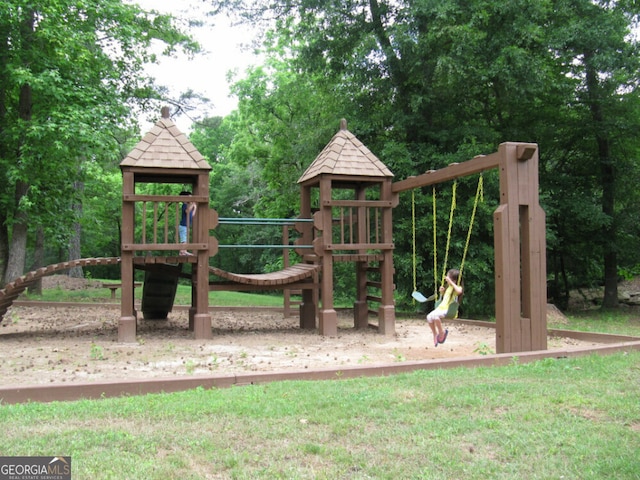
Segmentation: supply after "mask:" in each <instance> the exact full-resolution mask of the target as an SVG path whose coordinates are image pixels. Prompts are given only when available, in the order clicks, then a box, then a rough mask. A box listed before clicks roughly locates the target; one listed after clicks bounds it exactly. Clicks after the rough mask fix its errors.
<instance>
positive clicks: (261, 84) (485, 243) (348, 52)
mask: <svg viewBox="0 0 640 480" xmlns="http://www.w3.org/2000/svg"><path fill="white" fill-rule="evenodd" d="M220 8H221V9H225V8H227V9H228V11H232V12H233V14H234V15H237V16H238V17H240V18H243V19H245V20H248V21H250V22H252V23H254V24H257V23H260V22H263V21H265V23H264V25H266V26H267V27H271V28H268V34H267V43H266V45H267V49H268V51H269V61H268V63H267V65H266V66H265V67H264V68H260V69H254V70H252V71H250V72H249V73H248V75H247V76H246V78H245V79H242V80H238V81H236V85H235V89H236V90H235V91H236V93H237V94H238V96H239V98H240V111H239V114H240V119H241V120H242V122H243V123H241V124H242V125H244V127H242V129H243V130H244V133H240V134H239V135H238V136H237V137H236V138H235V139H234V141H233V146H232V147H231V149H230V150H229V152H230V154H231V155H233V161H241V162H242V164H245V165H246V164H247V162H248V161H253V162H256V163H258V164H259V165H260V166H261V167H262V172H263V175H264V178H265V181H266V183H267V186H268V187H267V190H266V191H264V192H263V195H262V196H261V198H260V201H259V202H257V204H256V211H260V212H265V213H268V214H274V213H276V212H278V213H281V212H282V211H283V210H282V208H281V207H282V205H283V204H285V205H288V206H293V205H297V203H296V202H297V199H296V194H295V192H294V191H293V189H292V190H285V189H287V188H288V187H287V186H291V185H293V180H294V179H295V177H296V175H299V174H300V173H301V171H302V170H303V165H306V164H308V162H309V161H310V160H311V159H312V158H313V157H314V155H315V154H317V153H319V151H320V150H321V148H322V146H323V145H325V144H326V143H327V142H328V140H329V137H330V132H326V131H324V130H323V129H324V128H325V126H326V122H324V118H326V117H327V116H328V115H330V114H331V113H332V112H331V109H332V108H333V109H334V110H335V113H333V115H334V117H336V118H337V117H338V116H345V117H347V118H348V119H349V125H350V129H351V130H352V131H353V132H354V133H355V134H356V135H357V136H358V138H359V139H360V140H362V141H363V143H365V145H367V146H368V147H369V148H370V149H371V150H372V151H373V152H374V153H375V154H377V155H378V156H379V157H380V158H381V159H382V160H383V162H385V164H386V165H387V166H388V167H389V168H390V169H391V170H392V171H393V172H394V174H395V176H396V178H398V179H402V178H406V177H408V176H411V175H416V174H419V173H422V172H424V171H426V170H428V169H434V168H440V167H442V166H444V165H446V164H448V163H451V162H453V161H464V160H468V159H469V158H471V157H473V156H474V155H477V154H483V153H490V152H493V151H495V150H496V149H497V146H498V144H499V143H501V142H504V141H531V142H537V143H538V144H539V145H540V152H541V156H540V192H541V203H542V206H543V208H544V209H545V210H546V212H547V224H548V226H547V231H548V235H547V238H548V265H549V268H548V271H549V277H550V282H549V292H550V295H551V298H552V300H553V301H555V302H559V303H562V298H563V297H566V295H567V292H568V291H569V289H571V288H573V287H575V286H582V285H589V284H595V283H602V281H603V279H604V278H605V277H607V278H610V277H611V275H612V272H613V275H614V276H615V275H617V274H618V272H619V271H621V270H624V269H626V268H628V266H633V265H637V264H638V261H639V258H638V255H640V254H639V253H638V252H640V248H638V246H639V245H638V238H640V236H639V235H638V234H639V233H640V232H638V223H637V221H634V219H637V217H638V214H640V212H639V211H638V208H639V207H638V206H639V205H640V201H638V193H639V192H638V189H637V188H636V185H637V184H638V180H640V171H639V165H640V162H638V160H637V159H638V152H639V148H638V147H639V146H640V145H639V144H638V137H637V135H635V133H633V132H635V131H636V130H637V128H638V125H639V123H638V120H639V119H640V117H639V115H638V113H639V112H640V109H639V108H638V95H637V90H636V85H637V83H638V80H639V78H638V72H640V69H639V68H638V60H639V56H638V52H637V44H636V40H635V36H633V35H631V30H630V29H631V27H633V26H634V25H635V22H636V21H637V19H638V13H639V12H640V11H639V10H638V8H637V5H636V4H634V3H631V2H614V3H611V2H604V1H602V2H600V1H598V2H592V1H589V0H577V1H576V0H549V1H538V0H535V1H534V0H517V1H513V2H506V3H505V2H495V1H493V0H474V1H472V2H466V1H465V2H463V1H460V0H448V1H444V2H417V3H416V2H413V3H411V2H400V4H398V3H394V2H388V1H384V0H383V1H380V0H378V1H376V2H368V1H365V0H356V1H353V2H349V3H340V2H329V3H327V2H317V1H315V0H303V1H302V2H297V3H291V2H268V3H267V2H263V1H260V0H237V1H227V2H224V3H222V4H220ZM344 112H346V113H344ZM301 119H311V121H312V122H311V123H313V122H314V121H315V125H314V126H315V129H313V128H312V129H309V128H308V124H309V122H308V121H307V123H305V122H301V121H300V120H301ZM238 125H240V123H239V124H238ZM319 134H320V135H319ZM280 141H282V142H280ZM296 148H298V149H304V150H300V153H301V155H296V154H295V153H296V152H295V150H294V149H296ZM236 155H237V156H236ZM240 158H242V160H240ZM302 158H304V161H303V162H302V164H301V165H300V164H297V165H294V166H291V164H290V162H291V160H292V159H294V160H300V159H302ZM249 159H251V160H249ZM274 186H278V188H280V190H279V191H278V190H275V189H274ZM447 188H448V186H447V185H443V186H440V187H439V189H442V190H443V192H442V193H443V202H444V203H445V204H446V200H447V198H446V197H447V193H446V190H447ZM461 189H462V190H463V191H464V193H463V194H462V195H461V198H469V197H470V196H471V195H472V193H470V190H471V188H469V187H467V186H465V184H464V182H463V183H462V187H461ZM274 193H275V195H274ZM275 197H278V198H275ZM486 197H487V203H486V205H487V206H486V207H482V209H481V212H480V213H479V216H478V219H477V222H478V225H477V231H476V232H474V234H473V237H472V241H471V248H470V252H469V260H468V264H467V266H466V267H465V270H466V273H465V280H466V284H467V285H466V290H467V295H466V299H465V301H466V307H467V308H470V309H472V310H474V311H477V312H479V313H489V311H490V309H491V305H492V301H493V290H494V288H493V273H492V268H493V265H492V263H493V254H492V252H491V250H492V248H493V247H492V245H493V233H492V219H491V214H492V211H493V209H494V208H495V207H496V206H497V204H498V203H499V194H498V182H497V180H496V179H495V178H494V179H490V180H489V181H488V182H487V194H486ZM407 201H408V200H407V197H406V195H403V196H402V198H401V204H400V205H399V207H398V208H396V209H395V210H394V243H395V245H396V250H395V252H394V263H395V267H396V284H397V286H398V289H399V290H400V291H404V292H409V291H410V290H411V289H412V285H410V284H411V283H412V282H413V278H412V267H413V259H412V244H413V242H412V239H411V233H412V227H411V216H410V215H411V213H410V212H411V209H410V206H409V205H407ZM416 205H417V210H418V225H417V226H416V228H417V231H418V232H419V245H418V246H417V257H418V258H419V259H420V260H419V261H418V265H417V276H418V278H419V279H420V281H421V282H424V281H425V280H426V279H428V278H429V277H432V276H433V275H432V273H433V272H432V271H433V267H432V266H431V265H432V260H431V259H430V255H431V254H430V251H431V246H430V243H431V231H432V227H431V226H430V222H429V215H430V210H429V207H430V200H429V192H418V195H417V201H416ZM467 207H468V206H467V205H465V206H464V209H466V208H467ZM292 210H294V211H295V209H292ZM462 210H463V208H461V212H460V213H459V218H461V219H462V218H465V214H467V215H468V210H467V211H466V212H463V211H462ZM441 211H442V210H441ZM287 213H288V212H287ZM461 222H462V220H456V223H455V224H454V230H455V232H456V234H455V235H454V236H453V240H452V241H453V243H452V252H456V253H457V254H458V255H459V254H460V250H461V249H462V248H463V244H462V243H461V242H464V240H463V238H464V234H463V233H462V232H461V230H462V231H464V229H463V228H461V227H462V224H461ZM437 223H438V226H439V232H441V231H442V229H443V227H442V225H443V224H446V220H444V221H443V220H442V219H441V218H438V221H437ZM441 235H442V234H441V233H438V237H439V238H438V243H439V244H441V245H442V240H441V238H440V237H441ZM344 280H345V282H344V283H345V284H348V283H349V280H348V279H346V278H345V279H344ZM429 282H430V281H429ZM613 284H615V282H613ZM609 288H610V287H609ZM487 292H491V293H487ZM402 297H407V298H408V295H402Z"/></svg>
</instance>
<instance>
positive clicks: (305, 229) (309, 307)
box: [297, 186, 318, 330]
mask: <svg viewBox="0 0 640 480" xmlns="http://www.w3.org/2000/svg"><path fill="white" fill-rule="evenodd" d="M300 218H307V219H308V218H311V188H310V187H309V186H305V187H302V189H301V191H300ZM297 229H298V231H299V232H300V233H301V234H302V235H301V238H300V241H301V242H302V244H303V245H311V243H312V242H313V225H312V224H311V223H304V224H302V226H301V227H300V226H297ZM297 252H298V254H300V255H301V256H302V257H303V258H304V256H305V254H306V253H308V252H305V251H304V250H297ZM312 281H313V282H315V283H318V275H317V274H315V275H314V277H313V278H312ZM317 292H318V289H317V288H316V289H314V290H310V289H304V290H302V302H300V307H299V308H300V328H302V329H305V330H312V329H314V328H316V312H317V307H318V295H317Z"/></svg>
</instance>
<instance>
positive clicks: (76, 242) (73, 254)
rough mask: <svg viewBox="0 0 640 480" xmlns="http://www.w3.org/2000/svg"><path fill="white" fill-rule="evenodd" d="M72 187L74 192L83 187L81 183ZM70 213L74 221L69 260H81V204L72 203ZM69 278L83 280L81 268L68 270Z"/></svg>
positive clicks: (75, 183)
mask: <svg viewBox="0 0 640 480" xmlns="http://www.w3.org/2000/svg"><path fill="white" fill-rule="evenodd" d="M74 187H75V189H76V191H79V190H82V188H83V187H84V186H83V185H82V182H74ZM71 211H72V212H73V216H74V218H75V219H76V221H75V222H73V235H72V236H71V238H70V239H69V260H78V259H79V258H82V253H81V243H80V234H81V226H80V222H79V221H78V219H79V218H80V216H81V215H82V203H81V202H78V203H74V204H73V205H72V206H71ZM69 276H70V277H72V278H84V272H83V271H82V267H73V268H71V269H70V270H69Z"/></svg>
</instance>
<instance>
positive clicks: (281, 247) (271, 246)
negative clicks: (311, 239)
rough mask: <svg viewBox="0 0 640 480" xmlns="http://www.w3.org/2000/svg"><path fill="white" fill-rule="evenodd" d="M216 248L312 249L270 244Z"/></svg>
mask: <svg viewBox="0 0 640 480" xmlns="http://www.w3.org/2000/svg"><path fill="white" fill-rule="evenodd" d="M218 248H280V249H285V248H313V245H271V244H266V245H264V244H255V245H218Z"/></svg>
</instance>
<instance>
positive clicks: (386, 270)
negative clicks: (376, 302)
mask: <svg viewBox="0 0 640 480" xmlns="http://www.w3.org/2000/svg"><path fill="white" fill-rule="evenodd" d="M380 188H381V191H380V199H381V200H391V199H392V193H391V180H390V179H388V180H385V182H384V183H383V184H382V185H381V187H380ZM392 215H393V210H392V207H385V208H383V209H382V218H381V223H382V232H381V237H382V238H381V242H382V243H383V244H386V243H393V216H392ZM382 256H383V260H382V262H381V263H380V277H381V282H382V302H381V304H380V307H379V308H378V330H379V332H380V333H381V334H383V335H393V334H395V332H396V328H395V325H396V309H395V303H394V299H393V290H394V288H393V249H392V248H386V249H384V250H383V251H382Z"/></svg>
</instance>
